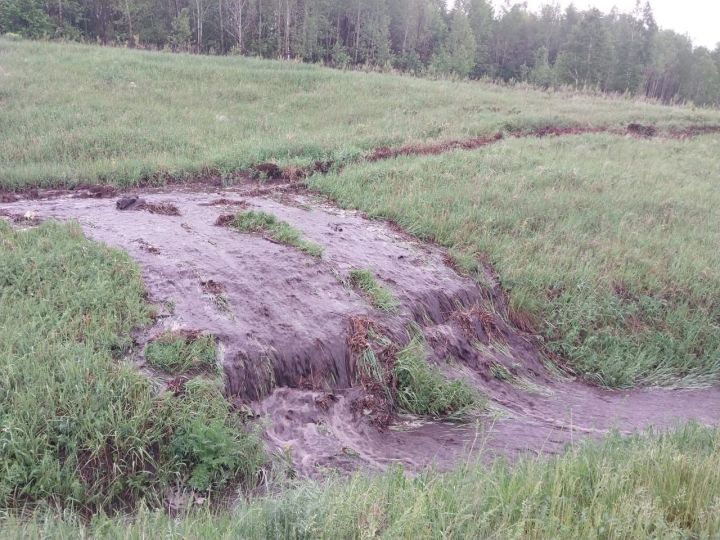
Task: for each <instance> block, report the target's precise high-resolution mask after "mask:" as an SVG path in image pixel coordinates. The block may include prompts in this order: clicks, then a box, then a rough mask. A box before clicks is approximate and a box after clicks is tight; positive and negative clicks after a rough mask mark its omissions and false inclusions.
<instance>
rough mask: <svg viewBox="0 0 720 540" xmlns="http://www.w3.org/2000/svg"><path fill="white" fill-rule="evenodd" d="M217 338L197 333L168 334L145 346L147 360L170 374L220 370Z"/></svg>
mask: <svg viewBox="0 0 720 540" xmlns="http://www.w3.org/2000/svg"><path fill="white" fill-rule="evenodd" d="M215 357H216V347H215V338H214V337H213V336H211V335H196V334H195V333H182V332H166V333H164V334H162V335H160V336H158V337H157V338H156V339H155V340H153V341H151V342H150V343H148V344H147V345H146V346H145V359H146V360H147V362H148V363H149V364H150V365H151V366H153V367H156V368H158V369H161V370H163V371H167V372H170V373H186V372H188V371H191V370H198V369H200V370H202V369H205V370H212V369H213V368H214V369H215V370H217V369H218V364H217V361H216V358H215Z"/></svg>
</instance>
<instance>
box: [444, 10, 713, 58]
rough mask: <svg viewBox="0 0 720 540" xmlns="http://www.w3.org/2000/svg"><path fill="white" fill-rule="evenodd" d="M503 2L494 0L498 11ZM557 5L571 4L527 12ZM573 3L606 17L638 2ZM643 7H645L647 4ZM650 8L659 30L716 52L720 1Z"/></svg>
mask: <svg viewBox="0 0 720 540" xmlns="http://www.w3.org/2000/svg"><path fill="white" fill-rule="evenodd" d="M515 1H518V2H519V1H521V0H513V2H512V3H515ZM503 2H504V0H494V3H495V5H496V6H497V7H500V6H501V5H502V4H503ZM555 2H557V3H558V4H560V5H561V6H562V7H566V6H568V5H569V4H570V3H571V2H570V1H569V0H527V4H528V8H530V10H532V11H537V10H538V8H539V7H540V6H541V5H542V4H550V3H555ZM453 3H454V2H453V0H450V1H449V2H448V4H450V5H452V4H453ZM572 3H573V4H575V7H577V8H578V9H587V8H589V7H596V8H598V9H599V10H600V11H602V12H604V13H607V12H609V11H610V10H611V9H612V8H613V6H617V8H618V9H619V10H620V11H625V12H628V11H632V10H633V8H634V7H635V0H574V1H573V2H572ZM642 3H643V4H644V3H645V2H644V0H643V2H642ZM650 5H651V6H652V8H653V13H654V14H655V20H656V21H657V23H658V26H660V28H663V29H669V30H675V31H676V32H678V33H680V34H687V35H688V36H690V38H691V39H692V41H693V44H694V45H695V46H701V45H702V46H705V47H707V48H709V49H714V48H715V45H717V43H718V42H720V0H650Z"/></svg>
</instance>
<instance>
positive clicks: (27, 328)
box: [0, 220, 264, 512]
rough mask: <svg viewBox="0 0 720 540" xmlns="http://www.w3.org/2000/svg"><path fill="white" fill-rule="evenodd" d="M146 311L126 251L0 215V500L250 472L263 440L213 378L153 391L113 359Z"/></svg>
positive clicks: (260, 457) (71, 504)
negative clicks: (178, 389)
mask: <svg viewBox="0 0 720 540" xmlns="http://www.w3.org/2000/svg"><path fill="white" fill-rule="evenodd" d="M149 320H150V319H149V311H148V307H147V305H146V304H145V300H144V289H143V285H142V282H141V279H140V272H139V270H138V268H137V266H136V265H135V263H134V262H133V261H132V260H131V259H130V257H129V256H128V255H127V254H125V253H121V252H119V251H116V250H112V249H109V248H107V247H105V246H102V245H99V244H96V243H94V242H90V241H88V240H87V239H85V237H84V236H83V235H82V232H81V230H80V228H79V226H78V225H77V224H67V225H59V224H55V223H52V222H48V223H45V224H43V225H42V226H40V227H38V228H34V229H29V230H13V229H11V228H10V227H9V226H8V225H7V224H6V223H5V222H4V221H2V220H0V328H2V331H1V332H0V426H2V429H1V430H0V507H1V508H3V509H6V510H7V509H17V508H25V507H30V508H32V506H33V505H35V504H39V503H45V504H47V505H49V506H52V507H57V508H70V509H75V510H83V511H86V510H91V511H98V510H101V509H102V510H104V511H106V512H112V511H114V510H121V509H122V510H131V509H133V508H135V507H136V506H137V505H138V504H139V502H140V501H144V502H146V503H147V504H149V505H151V506H154V505H159V504H161V501H162V499H163V497H164V495H165V494H166V493H167V491H168V490H169V489H172V488H175V487H179V488H184V487H185V486H187V485H190V486H191V487H193V488H196V489H208V488H212V489H215V488H221V487H223V486H225V485H226V484H227V483H228V482H230V481H231V480H244V481H247V482H250V483H252V482H253V481H254V479H255V476H256V474H257V471H258V469H259V467H260V465H261V464H262V463H263V461H264V454H263V449H262V444H261V442H260V440H259V438H258V437H257V436H256V435H255V434H254V433H250V432H248V431H247V429H246V428H245V427H244V426H243V425H242V423H241V422H240V421H239V420H238V418H237V416H236V415H234V414H233V413H231V411H230V408H229V405H228V403H227V402H226V401H225V399H224V397H223V395H222V386H218V385H217V384H215V383H213V382H211V381H200V380H198V381H190V382H189V383H187V385H186V388H185V391H184V392H183V394H182V395H179V396H176V395H173V394H172V393H171V392H164V393H162V394H160V395H156V391H155V390H154V389H153V387H152V385H151V383H150V381H149V380H148V379H147V378H146V377H144V376H142V375H141V374H139V373H138V372H137V371H136V370H135V368H134V367H133V366H132V365H129V364H126V363H124V362H123V361H122V356H123V354H124V353H125V352H126V351H127V349H128V347H129V346H130V345H131V343H132V338H131V335H132V330H133V329H134V328H136V327H139V326H143V325H145V324H147V323H149Z"/></svg>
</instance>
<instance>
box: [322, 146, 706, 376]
mask: <svg viewBox="0 0 720 540" xmlns="http://www.w3.org/2000/svg"><path fill="white" fill-rule="evenodd" d="M719 155H720V136H706V137H698V138H697V139H694V140H686V141H677V140H666V139H654V140H637V139H633V138H627V137H617V136H613V135H583V136H573V137H565V138H559V139H553V138H548V139H535V138H532V139H511V140H507V141H504V142H502V143H501V144H496V145H493V146H491V147H487V148H484V149H481V150H477V151H471V152H466V151H457V152H453V153H449V154H445V155H442V156H432V157H404V158H398V159H394V160H388V161H383V162H378V163H372V164H364V165H358V166H353V167H347V168H345V169H344V170H343V171H342V172H341V173H338V174H330V175H326V176H314V177H312V179H311V183H312V185H313V186H314V187H316V188H319V189H321V190H322V191H323V192H326V193H329V194H330V195H331V196H332V197H334V198H335V199H336V200H338V201H339V202H340V203H341V204H343V205H346V206H352V207H357V208H361V209H362V210H364V211H366V212H368V213H369V214H370V215H373V216H379V217H384V218H392V219H394V220H396V221H397V222H398V223H400V225H401V226H402V227H403V228H405V229H406V230H408V231H410V232H411V233H413V234H415V235H417V236H419V237H422V238H430V239H434V240H437V241H439V242H440V243H442V244H444V245H446V246H449V247H451V248H452V250H453V252H454V253H456V254H458V255H459V257H460V259H463V258H465V259H468V257H463V256H462V255H467V254H470V255H475V254H480V253H485V254H487V255H488V256H489V257H490V260H491V262H492V263H493V265H494V267H495V269H496V270H497V271H498V272H499V274H500V277H501V280H502V283H503V285H504V287H505V288H506V289H507V290H508V291H509V294H510V300H511V303H512V307H513V308H514V312H515V314H516V315H518V316H519V317H520V318H523V319H525V320H528V319H530V320H534V325H535V327H536V329H537V330H538V331H539V332H541V333H542V335H544V336H545V337H546V338H547V340H548V345H549V346H550V348H551V349H552V350H554V351H555V352H557V353H559V354H560V355H562V357H564V358H567V359H568V360H569V361H570V366H571V367H573V368H575V369H577V370H578V371H579V372H581V373H583V374H585V375H588V376H590V377H592V378H594V379H596V380H597V381H598V382H599V383H601V384H604V385H608V386H632V385H636V384H645V385H653V384H661V385H676V384H682V385H695V384H709V383H712V382H717V381H718V377H719V374H720V332H719V331H718V321H720V254H719V253H718V250H717V249H716V246H717V245H719V244H720V233H719V232H718V230H717V228H716V227H713V226H710V224H711V223H717V222H718V221H719V220H720V210H719V208H720V193H719V192H718V190H717V179H718V178H720V161H719V160H718V156H719ZM469 259H470V260H474V257H469Z"/></svg>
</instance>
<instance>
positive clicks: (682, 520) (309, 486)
mask: <svg viewBox="0 0 720 540" xmlns="http://www.w3.org/2000/svg"><path fill="white" fill-rule="evenodd" d="M719 447H720V432H718V431H717V430H711V429H707V428H702V427H698V426H692V425H691V426H687V427H684V428H682V429H678V430H677V431H675V432H673V433H671V434H668V435H661V436H658V435H644V436H633V437H629V438H626V437H620V436H616V435H614V436H611V437H609V438H607V439H606V440H604V441H602V442H589V441H588V442H586V443H583V444H582V445H580V446H579V447H576V448H573V449H571V450H570V451H569V452H567V453H565V454H563V455H561V456H556V457H551V458H547V459H546V458H542V459H538V458H526V459H523V460H520V461H519V462H518V463H515V464H513V465H508V464H507V463H504V462H501V461H500V462H499V461H496V462H493V463H492V464H490V465H489V464H488V463H485V462H472V463H469V464H467V465H463V466H460V467H459V468H458V469H456V470H454V471H452V472H450V473H445V474H442V473H437V472H427V473H424V474H420V475H417V476H414V477H408V476H406V475H404V474H403V473H402V471H401V470H399V469H394V470H391V471H390V472H387V473H385V474H383V475H373V476H371V475H362V474H357V475H354V476H352V477H351V478H349V479H346V478H334V479H330V480H328V481H325V482H322V483H314V482H309V481H303V482H301V483H299V484H298V486H297V487H295V488H294V489H291V490H289V491H284V492H281V493H279V494H277V495H274V496H270V497H265V498H260V499H256V500H252V501H250V502H246V503H242V504H240V505H239V506H238V507H237V508H236V509H235V510H234V511H232V512H227V513H220V514H218V513H215V512H209V511H207V510H205V511H198V512H194V513H192V514H191V515H188V516H186V517H184V518H181V519H173V518H172V517H169V516H167V515H166V514H164V513H162V512H155V513H152V512H141V513H140V514H139V515H137V516H135V517H134V518H132V519H123V520H120V519H111V518H107V517H101V516H99V517H97V518H96V519H94V520H93V521H92V523H90V524H88V525H80V524H78V520H77V519H75V518H73V516H72V515H64V516H62V517H55V516H52V515H51V516H46V515H42V514H40V515H38V516H36V518H35V519H32V520H30V521H29V522H22V521H18V520H17V519H11V520H6V522H5V523H4V531H5V532H6V533H7V534H8V535H10V536H15V535H16V534H18V535H20V536H31V537H45V538H47V537H52V538H76V537H78V536H80V535H83V536H85V537H94V536H97V537H112V538H156V537H161V536H162V537H173V538H176V537H178V538H250V539H255V538H419V539H426V538H427V539H430V538H518V539H520V538H523V539H525V538H537V539H540V538H558V539H563V540H565V539H567V540H570V539H573V540H574V539H576V538H607V539H620V538H623V539H641V538H717V537H718V535H720V512H719V511H718V505H720V501H719V500H718V493H720V452H718V448H719Z"/></svg>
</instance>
